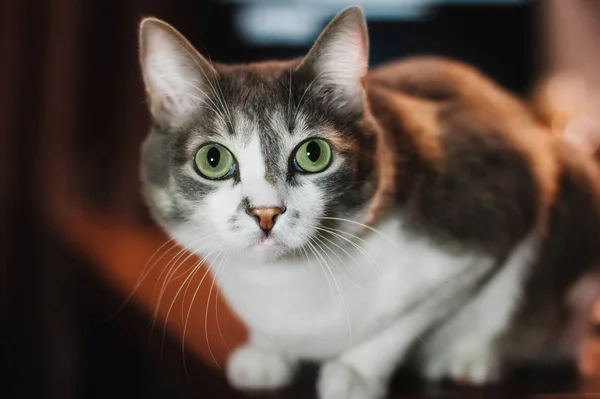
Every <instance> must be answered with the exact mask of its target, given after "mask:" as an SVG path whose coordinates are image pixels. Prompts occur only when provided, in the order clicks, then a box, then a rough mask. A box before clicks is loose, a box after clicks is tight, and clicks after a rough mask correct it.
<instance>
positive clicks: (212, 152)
mask: <svg viewBox="0 0 600 399" xmlns="http://www.w3.org/2000/svg"><path fill="white" fill-rule="evenodd" d="M139 40H140V52H139V54H140V63H141V71H142V76H143V81H144V83H145V88H146V94H147V98H148V104H149V111H150V113H151V115H152V120H153V126H152V128H151V130H150V133H149V135H148V137H147V139H146V140H145V142H144V144H143V147H142V165H141V176H142V186H143V192H144V196H145V198H146V201H147V203H148V207H149V209H150V212H151V214H152V215H153V217H154V219H155V220H156V221H157V223H158V224H159V225H160V226H161V227H162V228H163V229H164V230H165V231H166V232H168V234H169V235H170V236H171V237H173V238H174V239H175V240H176V241H177V242H178V243H179V244H180V245H181V246H183V247H185V248H187V249H188V250H190V251H193V252H196V253H197V254H198V255H199V256H202V257H204V259H207V260H208V261H209V263H210V268H211V272H212V273H213V276H214V277H215V279H216V281H217V283H218V285H219V288H220V290H221V292H223V295H224V296H225V298H226V300H227V302H228V304H229V305H230V306H231V308H232V309H233V311H234V312H235V313H236V314H237V315H238V316H239V318H240V319H241V320H242V321H243V322H244V324H245V325H246V326H247V327H248V330H249V338H248V342H247V343H246V344H244V345H243V346H242V347H240V348H237V349H236V350H235V351H234V352H233V353H232V355H231V356H230V358H229V360H228V363H227V366H226V370H225V371H226V375H227V378H228V380H229V382H230V383H231V385H232V386H234V387H235V388H237V389H240V390H248V391H253V390H276V389H280V388H284V387H286V386H288V385H289V384H290V383H291V382H292V381H293V379H294V376H295V373H296V371H297V369H298V365H299V364H300V363H301V362H304V361H316V362H319V363H321V364H322V365H321V369H320V373H319V377H318V380H317V387H316V388H317V391H318V395H319V397H320V398H321V399H378V398H382V397H384V396H385V395H386V393H387V386H388V382H389V379H390V378H391V376H392V374H393V372H394V371H395V370H396V368H397V367H398V366H399V365H402V364H408V365H411V366H412V367H415V368H416V369H417V370H418V371H419V372H420V373H421V374H422V375H423V376H424V377H425V378H426V379H428V380H431V381H440V380H442V379H445V378H451V379H454V380H458V381H465V382H469V383H472V384H488V383H493V382H495V381H499V380H500V379H501V378H502V375H503V373H504V372H505V371H506V370H507V368H509V367H511V365H513V364H515V363H519V362H525V361H530V360H536V359H537V360H539V359H547V358H549V357H552V356H562V355H569V353H559V352H560V351H559V349H557V348H559V346H558V345H559V343H560V337H561V333H562V330H563V329H564V328H563V327H564V325H565V320H567V319H566V317H567V316H568V314H567V312H566V310H567V309H566V305H565V303H566V299H565V298H566V296H567V292H568V291H569V289H570V287H571V286H572V285H573V284H574V283H575V281H576V280H578V279H579V278H580V277H582V276H583V275H585V274H586V273H588V272H589V271H590V270H592V266H593V264H594V262H596V261H597V260H598V255H599V252H600V246H599V245H598V238H599V237H600V207H599V205H600V187H599V182H600V171H599V168H598V165H597V164H596V163H595V161H594V159H593V157H591V156H590V155H589V154H588V153H586V152H585V151H582V150H580V149H579V148H577V147H576V146H574V145H571V144H570V143H569V142H567V141H565V140H563V139H562V138H560V137H556V136H554V135H552V134H551V133H550V132H549V130H548V129H547V128H546V127H544V126H543V124H541V123H540V121H539V119H538V118H536V117H535V116H534V113H533V112H532V111H531V110H530V108H529V107H527V106H526V105H525V104H524V102H522V101H521V100H520V99H518V98H517V97H516V96H514V95H512V94H510V93H508V92H507V91H506V90H504V89H503V88H501V87H500V86H499V85H498V84H496V83H494V82H493V81H492V80H491V79H489V78H487V77H485V76H484V75H483V74H482V73H481V72H479V71H478V70H476V69H475V68H473V67H471V66H468V65H465V64H463V63H461V62H458V61H454V60H450V59H446V58H440V57H435V56H418V57H410V58H406V59H404V60H399V61H393V62H390V63H388V64H386V65H383V66H380V67H377V68H374V69H372V70H370V71H368V69H369V68H368V52H369V40H368V31H367V25H366V20H365V16H364V13H363V11H362V9H361V8H360V7H358V6H352V7H349V8H346V9H344V10H343V11H341V12H340V13H339V14H338V15H337V16H336V17H335V18H334V19H333V20H332V21H331V22H330V23H329V24H328V25H327V27H326V28H325V29H324V30H323V32H322V33H321V34H320V36H319V37H318V39H317V40H316V42H315V43H314V45H313V47H312V48H311V49H310V51H309V52H308V54H307V55H306V56H305V57H302V58H299V59H294V60H289V61H268V62H256V63H250V64H243V65H225V64H220V63H215V62H209V61H208V60H207V59H206V58H204V57H203V56H202V55H200V54H199V53H198V52H197V51H196V50H195V49H194V47H193V46H192V45H191V44H190V43H189V42H188V41H187V40H186V39H185V38H184V37H183V36H182V35H181V34H180V33H178V32H177V31H176V30H175V29H174V28H173V27H171V26H170V25H168V24H167V23H166V22H163V21H161V20H158V19H155V18H146V19H144V20H143V21H142V22H141V25H140V36H139Z"/></svg>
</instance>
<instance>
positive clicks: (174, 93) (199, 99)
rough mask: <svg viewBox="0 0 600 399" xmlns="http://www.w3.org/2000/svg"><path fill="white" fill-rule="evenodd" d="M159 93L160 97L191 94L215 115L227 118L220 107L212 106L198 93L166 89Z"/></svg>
mask: <svg viewBox="0 0 600 399" xmlns="http://www.w3.org/2000/svg"><path fill="white" fill-rule="evenodd" d="M157 95H158V96H159V97H175V96H189V97H192V98H194V99H196V100H198V101H199V102H200V103H202V104H203V106H204V107H205V108H206V109H208V110H210V111H212V112H214V113H215V115H217V117H218V118H220V119H223V120H224V119H225V118H224V117H223V114H222V113H221V112H220V111H219V110H218V109H216V108H215V107H214V106H212V105H210V104H209V103H207V102H206V100H204V99H203V98H202V97H198V96H196V95H194V94H192V93H186V92H184V91H179V92H178V91H165V92H162V93H159V94H157Z"/></svg>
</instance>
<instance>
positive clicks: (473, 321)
mask: <svg viewBox="0 0 600 399" xmlns="http://www.w3.org/2000/svg"><path fill="white" fill-rule="evenodd" d="M537 242H538V241H537V238H536V237H535V236H534V235H533V234H532V235H529V236H528V237H526V238H525V239H524V240H523V241H522V242H521V243H520V244H519V245H517V246H516V247H515V249H514V250H513V251H512V253H511V254H510V256H509V257H508V258H507V260H506V261H505V263H504V264H503V265H502V266H501V269H500V270H499V271H498V272H497V273H496V275H495V276H494V277H493V278H492V280H491V281H490V282H488V283H487V285H486V286H485V287H483V289H482V290H481V291H480V292H479V294H478V295H477V296H475V297H474V298H472V299H471V300H470V302H469V303H468V304H467V305H466V306H465V307H463V308H462V309H461V310H460V311H459V312H458V313H457V314H456V316H454V317H453V318H452V319H451V320H449V321H448V322H447V323H445V324H444V325H443V326H442V327H441V328H440V329H439V330H438V331H435V332H434V333H433V334H432V336H431V338H430V339H429V340H428V341H427V342H426V343H425V344H424V345H423V351H422V355H421V356H422V357H421V359H420V361H421V364H422V371H423V374H424V376H425V377H426V378H427V379H429V380H432V381H439V380H441V379H443V378H451V379H453V380H454V381H456V382H459V383H466V384H474V385H484V384H489V383H494V382H496V381H498V380H499V379H500V378H501V371H502V370H501V368H502V364H501V360H502V359H501V355H502V354H501V353H499V347H498V345H497V342H498V339H499V338H500V337H501V336H502V334H503V333H504V332H506V331H507V330H508V329H509V328H510V323H511V321H512V320H513V316H514V314H515V312H516V311H517V310H518V308H519V306H521V305H522V304H523V300H524V299H525V297H524V295H525V293H524V292H523V290H522V289H523V285H524V283H525V279H526V278H527V276H528V271H529V270H530V268H531V265H532V263H533V262H534V261H535V260H536V257H537V251H538V246H537Z"/></svg>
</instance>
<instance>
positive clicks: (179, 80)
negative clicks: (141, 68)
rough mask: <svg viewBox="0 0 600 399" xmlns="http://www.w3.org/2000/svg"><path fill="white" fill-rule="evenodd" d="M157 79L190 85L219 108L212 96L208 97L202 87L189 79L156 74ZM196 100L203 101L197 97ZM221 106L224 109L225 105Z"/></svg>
mask: <svg viewBox="0 0 600 399" xmlns="http://www.w3.org/2000/svg"><path fill="white" fill-rule="evenodd" d="M156 77H158V78H167V79H169V80H176V81H178V82H181V83H184V84H186V85H188V86H191V87H192V88H194V89H196V91H197V92H198V93H200V94H201V95H203V96H204V97H206V99H207V100H209V101H210V102H211V104H212V105H213V106H214V107H215V108H216V109H218V108H219V107H218V105H217V103H215V102H214V101H213V99H212V98H211V97H210V96H209V95H208V94H207V93H206V92H205V91H204V90H202V89H201V88H200V87H198V86H196V85H195V84H194V83H192V82H191V81H189V80H188V79H184V78H181V77H179V76H176V75H171V74H164V73H159V74H156ZM213 91H214V90H213ZM172 93H173V94H183V93H185V92H177V91H173V92H172ZM187 94H190V95H192V94H191V93H187ZM196 98H197V99H198V100H201V99H200V98H198V97H196ZM221 106H222V107H223V106H224V105H223V104H221Z"/></svg>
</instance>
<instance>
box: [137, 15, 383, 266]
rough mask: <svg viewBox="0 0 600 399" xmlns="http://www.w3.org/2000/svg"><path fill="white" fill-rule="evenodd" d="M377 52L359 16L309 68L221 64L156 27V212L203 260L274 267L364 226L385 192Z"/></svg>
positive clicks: (151, 79)
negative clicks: (367, 86) (376, 129)
mask: <svg viewBox="0 0 600 399" xmlns="http://www.w3.org/2000/svg"><path fill="white" fill-rule="evenodd" d="M367 51H368V50H367V37H366V30H365V24H364V17H363V16H362V13H361V12H360V11H359V10H358V11H357V9H352V10H351V11H348V12H346V13H345V14H344V13H342V14H340V15H339V16H338V17H337V18H336V19H335V20H334V21H333V22H332V23H331V24H330V25H329V26H328V28H327V29H326V30H325V31H324V33H323V34H322V35H321V37H320V38H319V40H318V41H317V43H316V44H315V46H314V47H313V49H312V50H311V52H310V53H309V55H308V56H307V57H306V58H305V59H304V60H302V61H290V62H283V63H274V62H273V63H262V64H250V65H243V66H224V65H211V64H209V63H208V62H207V61H206V60H205V59H204V58H202V57H201V56H200V55H199V54H198V53H197V52H196V51H195V50H194V49H193V48H192V47H191V45H190V44H189V43H188V42H187V41H186V40H185V39H183V37H181V36H180V35H179V34H178V33H177V32H176V31H174V29H173V28H171V27H169V26H168V25H166V24H164V23H162V22H159V21H157V20H145V21H144V22H143V23H142V27H141V63H142V70H143V73H144V81H145V83H146V89H147V93H148V97H149V101H150V110H151V112H152V115H153V118H154V120H155V122H156V126H155V127H154V128H153V129H152V131H151V133H150V136H149V138H148V139H147V141H146V143H145V144H144V151H143V165H142V172H143V173H142V175H143V181H144V189H145V194H146V198H147V201H148V203H149V205H150V207H151V209H152V211H153V214H154V216H155V217H156V218H157V219H158V221H159V222H160V223H161V224H162V225H163V226H164V227H165V228H166V229H167V230H168V231H169V233H170V234H171V235H173V236H174V237H175V238H176V239H177V240H178V241H179V242H180V243H181V244H183V245H184V246H187V247H189V248H190V249H192V250H195V251H198V252H201V253H203V254H206V252H207V251H211V250H212V251H214V252H215V253H218V252H222V251H225V252H227V253H237V254H243V255H244V256H248V257H249V258H252V257H255V258H258V259H262V260H272V259H277V258H280V257H281V256H285V255H287V254H291V253H294V252H298V251H305V250H307V248H308V250H310V247H311V246H313V247H315V249H319V248H323V246H324V245H325V244H326V243H325V242H324V241H323V239H322V238H320V237H322V236H323V235H324V234H323V233H324V230H323V229H324V228H331V226H332V225H335V224H336V223H335V219H333V218H338V217H344V218H350V219H353V220H356V219H357V218H360V217H361V214H362V213H363V212H364V211H365V209H366V207H367V205H368V204H369V202H370V201H371V200H372V198H373V196H374V193H375V190H376V186H377V173H376V167H375V164H376V160H375V156H376V142H375V137H374V135H373V132H372V126H370V124H369V123H368V122H367V120H368V118H366V117H365V113H367V112H368V111H367V110H366V109H365V107H366V104H365V93H364V88H363V86H362V81H361V80H362V78H363V77H364V75H365V73H366V69H367V60H366V58H367ZM325 226H328V227H325ZM349 227H352V226H349ZM328 246H331V245H328ZM320 252H322V251H320ZM300 253H301V252H300Z"/></svg>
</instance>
